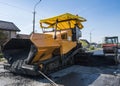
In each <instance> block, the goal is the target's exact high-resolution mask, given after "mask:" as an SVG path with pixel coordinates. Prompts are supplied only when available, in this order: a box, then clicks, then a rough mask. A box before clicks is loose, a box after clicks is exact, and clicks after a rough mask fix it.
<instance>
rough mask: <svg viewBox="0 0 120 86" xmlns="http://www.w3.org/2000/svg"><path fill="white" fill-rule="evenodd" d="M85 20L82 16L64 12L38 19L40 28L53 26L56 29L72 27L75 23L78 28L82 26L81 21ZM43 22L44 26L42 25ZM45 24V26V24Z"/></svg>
mask: <svg viewBox="0 0 120 86" xmlns="http://www.w3.org/2000/svg"><path fill="white" fill-rule="evenodd" d="M84 21H86V19H84V18H83V17H80V16H78V15H73V14H70V13H65V14H62V15H59V16H55V17H52V18H48V19H43V20H40V26H41V28H45V29H47V28H55V29H56V30H65V29H72V28H74V27H75V25H77V26H78V27H79V28H80V29H82V28H83V25H82V24H81V22H84ZM43 24H45V26H43ZM46 25H47V26H46Z"/></svg>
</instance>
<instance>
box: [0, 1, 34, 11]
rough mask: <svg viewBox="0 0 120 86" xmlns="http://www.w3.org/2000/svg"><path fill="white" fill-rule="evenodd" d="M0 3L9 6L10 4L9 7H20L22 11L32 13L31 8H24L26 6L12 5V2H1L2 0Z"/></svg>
mask: <svg viewBox="0 0 120 86" xmlns="http://www.w3.org/2000/svg"><path fill="white" fill-rule="evenodd" d="M0 4H3V5H7V6H9V7H13V8H17V9H20V10H22V11H25V12H29V13H32V11H30V10H27V9H24V8H21V7H18V6H15V5H11V4H9V3H6V2H1V1H0Z"/></svg>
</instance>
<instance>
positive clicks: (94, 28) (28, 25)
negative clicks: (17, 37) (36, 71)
mask: <svg viewBox="0 0 120 86" xmlns="http://www.w3.org/2000/svg"><path fill="white" fill-rule="evenodd" d="M37 1H39V0H0V20H4V21H10V22H14V23H15V24H16V25H17V26H18V28H20V29H21V32H20V33H24V34H30V33H31V32H32V20H33V19H32V16H33V14H32V12H33V7H34V5H35V4H36V2H37ZM36 12H37V13H36V32H41V30H40V27H39V20H40V19H43V18H48V17H52V16H56V15H59V14H63V13H72V14H78V15H79V16H82V17H84V18H86V19H87V21H86V22H84V23H83V25H84V28H83V30H82V38H84V39H87V40H88V41H89V40H90V32H91V33H92V42H101V41H102V40H103V37H104V36H119V38H120V33H119V32H120V24H119V21H120V0H42V1H41V3H40V4H39V5H38V6H37V8H36Z"/></svg>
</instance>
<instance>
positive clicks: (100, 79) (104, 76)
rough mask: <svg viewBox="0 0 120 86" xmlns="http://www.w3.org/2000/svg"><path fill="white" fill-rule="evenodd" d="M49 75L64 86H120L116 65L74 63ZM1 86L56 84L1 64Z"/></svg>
mask: <svg viewBox="0 0 120 86" xmlns="http://www.w3.org/2000/svg"><path fill="white" fill-rule="evenodd" d="M49 77H50V78H51V79H52V80H53V81H54V82H55V83H57V84H58V85H62V86H120V71H119V70H118V69H117V67H115V66H109V67H99V68H97V67H85V66H80V65H73V66H71V67H68V68H65V69H63V70H60V71H58V72H55V73H52V74H50V75H49ZM0 86H54V85H51V84H50V82H49V81H48V80H47V79H45V78H41V77H30V76H21V75H16V74H13V73H10V72H9V71H7V70H4V68H3V63H1V64H0Z"/></svg>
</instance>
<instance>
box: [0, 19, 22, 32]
mask: <svg viewBox="0 0 120 86" xmlns="http://www.w3.org/2000/svg"><path fill="white" fill-rule="evenodd" d="M0 30H6V31H20V29H19V28H18V27H17V26H16V25H15V24H14V23H12V22H7V21H2V20H0Z"/></svg>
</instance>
